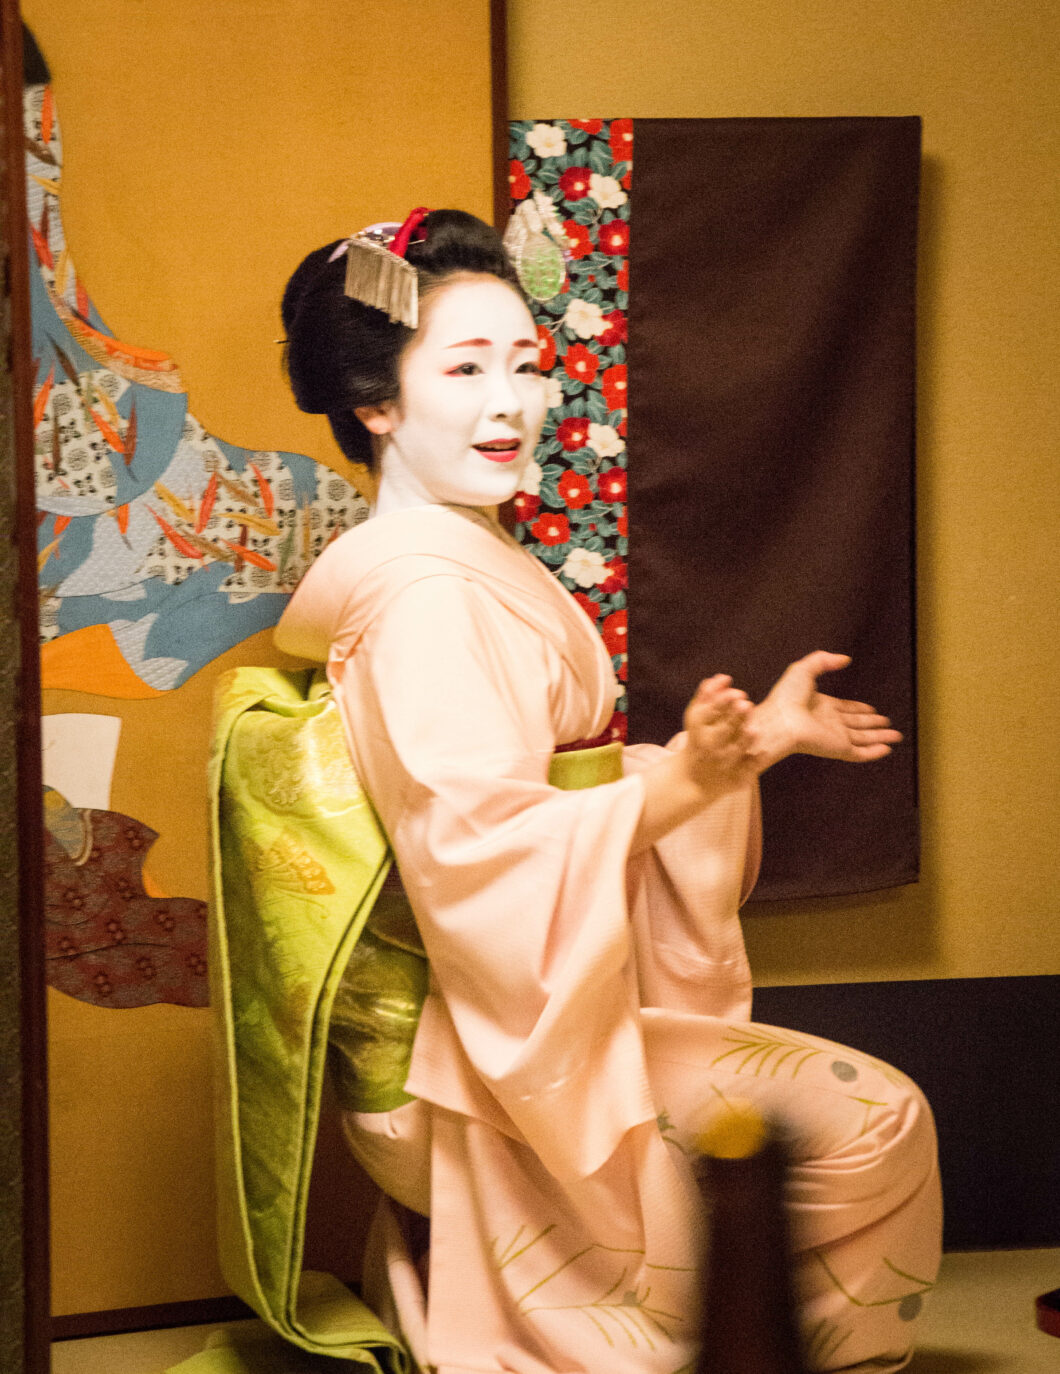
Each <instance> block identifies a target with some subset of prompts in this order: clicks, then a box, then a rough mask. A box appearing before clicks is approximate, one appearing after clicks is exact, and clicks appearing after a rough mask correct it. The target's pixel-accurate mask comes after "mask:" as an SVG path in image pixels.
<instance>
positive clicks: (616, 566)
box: [598, 558, 629, 596]
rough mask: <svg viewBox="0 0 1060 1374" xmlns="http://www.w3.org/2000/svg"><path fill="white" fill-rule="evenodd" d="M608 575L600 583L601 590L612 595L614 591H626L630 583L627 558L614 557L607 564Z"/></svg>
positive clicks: (607, 594)
mask: <svg viewBox="0 0 1060 1374" xmlns="http://www.w3.org/2000/svg"><path fill="white" fill-rule="evenodd" d="M605 566H606V568H607V576H606V577H605V578H604V580H603V581H602V582H601V583H599V584H598V585H599V587H600V590H601V591H602V592H603V593H604V594H605V595H606V596H610V594H611V593H612V592H624V591H625V590H626V587H627V585H628V583H629V574H628V572H627V569H626V564H625V560H624V559H621V558H612V559H611V561H610V563H608V564H606V565H605Z"/></svg>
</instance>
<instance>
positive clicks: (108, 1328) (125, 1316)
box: [52, 1297, 257, 1341]
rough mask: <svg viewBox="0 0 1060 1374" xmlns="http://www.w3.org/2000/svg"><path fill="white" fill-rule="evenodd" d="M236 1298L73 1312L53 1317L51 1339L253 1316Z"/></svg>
mask: <svg viewBox="0 0 1060 1374" xmlns="http://www.w3.org/2000/svg"><path fill="white" fill-rule="evenodd" d="M255 1316H257V1313H256V1312H253V1311H251V1309H250V1308H249V1307H248V1306H247V1305H246V1303H245V1302H242V1301H241V1300H240V1299H239V1298H235V1297H225V1298H196V1299H194V1300H192V1301H190V1302H160V1303H155V1304H154V1305H153V1306H151V1307H116V1308H113V1309H111V1310H110V1311H107V1312H76V1313H72V1314H71V1315H70V1316H66V1317H52V1340H53V1341H72V1340H77V1339H78V1338H79V1337H82V1336H113V1335H116V1334H117V1333H118V1332H126V1331H159V1330H161V1329H162V1328H163V1327H167V1326H206V1325H208V1324H210V1323H212V1322H234V1321H239V1320H241V1319H242V1318H244V1317H255Z"/></svg>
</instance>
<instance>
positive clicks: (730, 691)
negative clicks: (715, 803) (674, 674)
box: [682, 673, 757, 791]
mask: <svg viewBox="0 0 1060 1374" xmlns="http://www.w3.org/2000/svg"><path fill="white" fill-rule="evenodd" d="M752 710H753V707H752V704H751V701H750V699H749V698H748V696H747V693H746V692H743V691H741V690H740V688H738V687H734V686H733V685H732V678H731V677H729V676H728V675H727V674H725V673H715V675H714V676H713V677H708V678H705V679H704V680H703V681H702V682H701V683H700V684H699V686H698V687H697V688H696V692H695V695H694V696H693V698H692V700H691V701H690V702H689V703H688V706H687V707H686V708H685V714H684V727H685V747H684V749H683V750H682V755H683V760H684V763H685V765H686V767H687V770H688V774H689V777H690V779H691V780H692V781H693V782H695V783H696V785H697V786H699V787H702V788H705V789H707V790H710V791H714V790H715V789H717V787H718V785H719V783H721V784H722V785H723V786H729V785H731V784H732V783H733V782H737V781H742V780H743V779H744V778H750V777H753V776H754V775H755V773H756V771H757V769H756V767H755V762H754V759H753V757H752V755H753V752H754V740H753V737H752V733H751V731H750V730H749V729H748V726H749V724H750V721H751V715H752Z"/></svg>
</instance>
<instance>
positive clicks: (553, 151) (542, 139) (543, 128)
mask: <svg viewBox="0 0 1060 1374" xmlns="http://www.w3.org/2000/svg"><path fill="white" fill-rule="evenodd" d="M526 141H527V143H529V145H530V147H531V148H533V150H534V152H535V153H536V154H537V155H538V157H562V156H563V154H564V153H565V152H566V151H567V140H566V139H565V138H564V137H563V130H562V129H560V128H558V127H557V126H556V125H555V124H535V125H534V127H533V128H532V129H531V130H530V132H529V133H528V134H527V135H526Z"/></svg>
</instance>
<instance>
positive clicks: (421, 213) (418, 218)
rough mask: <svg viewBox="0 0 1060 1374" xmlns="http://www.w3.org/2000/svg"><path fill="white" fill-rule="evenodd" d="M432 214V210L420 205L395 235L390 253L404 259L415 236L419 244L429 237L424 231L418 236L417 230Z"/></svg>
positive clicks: (390, 246) (390, 245)
mask: <svg viewBox="0 0 1060 1374" xmlns="http://www.w3.org/2000/svg"><path fill="white" fill-rule="evenodd" d="M430 213H431V212H430V210H428V209H426V207H425V206H423V205H418V206H417V207H416V209H415V210H413V212H412V214H411V215H409V217H408V219H407V220H406V221H405V223H404V224H403V225H402V226H401V228H400V229H399V230H398V231H397V233H396V234H395V235H394V238H393V242H391V243H390V244H389V245H388V247H389V248H390V251H391V252H392V253H396V254H397V256H398V257H399V258H403V257H404V256H405V254H406V253H407V252H408V246H409V244H410V243H411V242H412V238H413V235H414V234H415V235H416V241H417V242H419V241H420V240H421V239H425V238H426V237H427V231H426V230H423V232H422V233H419V234H417V233H416V230H417V229H419V227H420V225H421V224H422V223H423V221H424V220H425V219H426V218H427V216H428V215H429V214H430Z"/></svg>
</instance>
